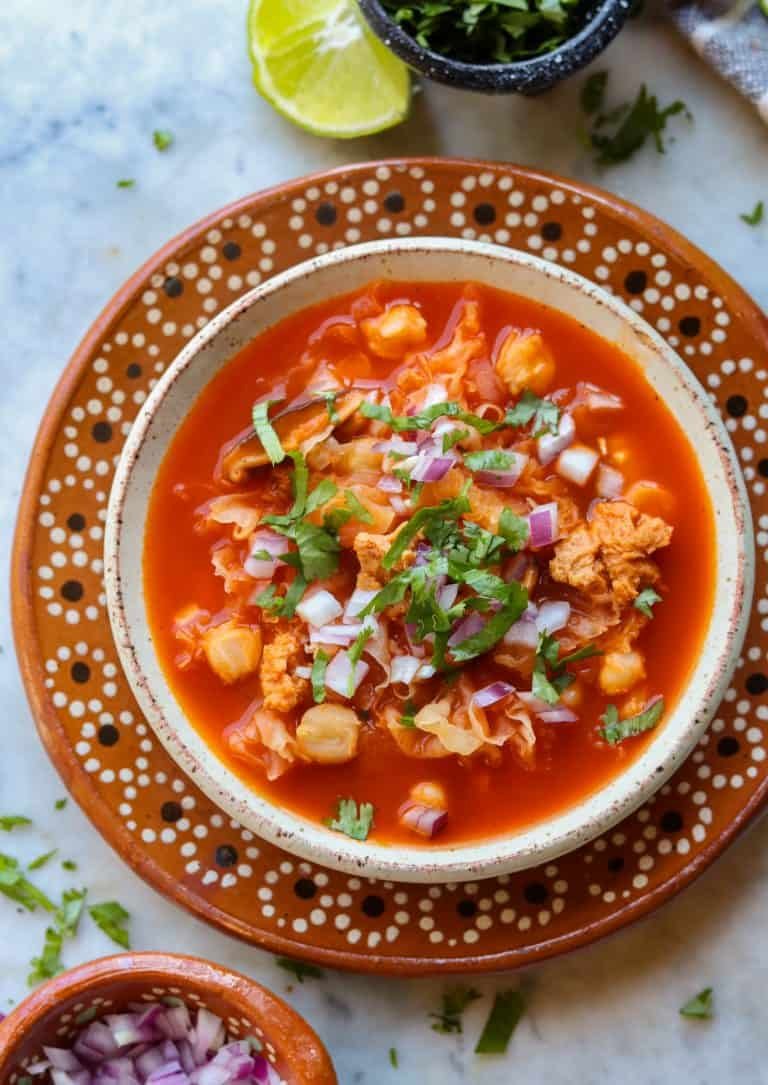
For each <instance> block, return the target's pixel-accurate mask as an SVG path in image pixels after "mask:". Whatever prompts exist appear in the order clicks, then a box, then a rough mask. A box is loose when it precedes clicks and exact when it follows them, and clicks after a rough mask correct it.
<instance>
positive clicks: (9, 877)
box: [0, 854, 56, 914]
mask: <svg viewBox="0 0 768 1085" xmlns="http://www.w3.org/2000/svg"><path fill="white" fill-rule="evenodd" d="M0 893H2V894H3V895H4V896H6V897H8V898H9V900H13V901H15V902H16V903H17V904H20V905H21V906H22V908H26V909H27V911H29V912H34V910H35V909H36V908H42V909H43V910H44V911H46V912H51V913H52V914H53V913H54V912H55V911H56V905H55V904H54V903H53V902H52V901H51V900H49V898H48V897H47V896H46V895H45V893H43V891H42V890H41V889H38V888H37V886H36V885H33V884H32V882H30V881H29V879H28V878H26V877H25V876H24V873H23V871H22V870H21V868H20V867H19V862H18V859H14V858H13V856H12V855H3V854H0Z"/></svg>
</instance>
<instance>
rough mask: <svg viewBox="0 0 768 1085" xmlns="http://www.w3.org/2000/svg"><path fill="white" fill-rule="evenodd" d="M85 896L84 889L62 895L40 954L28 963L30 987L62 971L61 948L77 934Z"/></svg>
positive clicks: (70, 890) (68, 891)
mask: <svg viewBox="0 0 768 1085" xmlns="http://www.w3.org/2000/svg"><path fill="white" fill-rule="evenodd" d="M85 896H86V891H85V890H84V889H81V890H78V889H68V890H67V891H66V892H64V893H62V896H61V904H60V906H59V907H58V908H57V909H55V916H54V925H53V926H51V927H48V928H47V930H46V932H45V941H44V943H43V950H42V953H41V954H40V956H39V957H33V958H32V961H31V962H30V966H31V969H32V971H31V972H30V973H29V977H28V982H29V985H30V987H33V986H34V985H35V984H37V983H42V982H43V981H44V980H48V979H51V978H52V977H53V976H58V975H59V973H60V972H63V971H64V965H63V963H62V960H61V950H62V946H63V944H64V940H65V939H66V938H74V936H75V934H76V933H77V927H78V924H79V922H80V916H81V915H82V911H83V904H84V903H85Z"/></svg>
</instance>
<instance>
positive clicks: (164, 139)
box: [152, 128, 173, 151]
mask: <svg viewBox="0 0 768 1085" xmlns="http://www.w3.org/2000/svg"><path fill="white" fill-rule="evenodd" d="M152 142H153V143H154V145H155V147H157V149H158V151H167V150H168V148H169V147H170V146H171V144H172V143H173V132H169V131H168V129H167V128H156V129H155V130H154V132H153V133H152Z"/></svg>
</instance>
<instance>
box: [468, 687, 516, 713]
mask: <svg viewBox="0 0 768 1085" xmlns="http://www.w3.org/2000/svg"><path fill="white" fill-rule="evenodd" d="M514 692H515V687H514V686H510V684H509V682H491V684H490V685H489V686H483V688H482V689H478V690H476V691H475V693H473V694H472V700H473V701H474V702H475V704H476V705H477V707H478V708H488V707H490V705H493V704H497V703H498V702H499V701H503V700H504V698H505V697H509V695H510V693H514Z"/></svg>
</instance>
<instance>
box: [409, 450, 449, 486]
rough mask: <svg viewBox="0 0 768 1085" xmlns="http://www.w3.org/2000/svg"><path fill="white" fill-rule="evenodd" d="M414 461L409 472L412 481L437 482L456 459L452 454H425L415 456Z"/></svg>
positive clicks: (443, 476)
mask: <svg viewBox="0 0 768 1085" xmlns="http://www.w3.org/2000/svg"><path fill="white" fill-rule="evenodd" d="M416 461H417V462H416V464H415V465H414V466H413V468H411V472H410V477H411V480H412V481H413V482H439V481H440V479H442V478H445V476H446V475H447V474H448V472H449V471H450V469H451V468H452V467H453V465H454V463H455V462H456V459H455V457H454V456H430V455H427V454H425V455H423V456H417V457H416Z"/></svg>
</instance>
